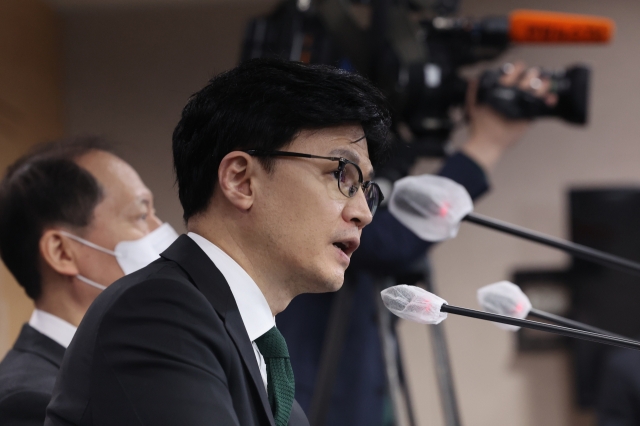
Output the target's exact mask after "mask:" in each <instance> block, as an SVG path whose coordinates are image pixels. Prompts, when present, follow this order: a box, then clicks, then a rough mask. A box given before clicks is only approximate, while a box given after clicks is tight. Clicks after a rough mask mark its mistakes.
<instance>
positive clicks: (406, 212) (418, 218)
mask: <svg viewBox="0 0 640 426" xmlns="http://www.w3.org/2000/svg"><path fill="white" fill-rule="evenodd" d="M389 211H390V212H391V214H392V215H393V216H394V217H395V218H396V219H398V221H399V222H400V223H402V224H403V225H404V226H406V227H407V228H409V229H410V230H411V231H412V232H413V233H414V234H416V235H417V236H418V237H420V238H421V239H423V240H426V241H442V240H446V239H449V238H454V237H455V236H456V235H457V234H458V229H459V228H460V221H462V219H463V218H464V217H465V216H466V215H468V214H469V213H471V212H472V211H473V201H471V197H470V196H469V193H468V192H467V190H466V189H465V188H464V186H462V185H460V184H458V183H456V182H454V181H452V180H451V179H447V178H445V177H442V176H434V175H420V176H407V177H405V178H402V179H399V180H397V181H396V183H395V184H394V186H393V192H392V193H391V199H390V200H389Z"/></svg>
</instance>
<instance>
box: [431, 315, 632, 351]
mask: <svg viewBox="0 0 640 426" xmlns="http://www.w3.org/2000/svg"><path fill="white" fill-rule="evenodd" d="M440 311H441V312H446V313H449V314H455V315H461V316H464V317H470V318H477V319H481V320H485V321H492V322H499V323H502V324H509V325H515V326H518V327H524V328H531V329H533V330H540V331H546V332H548V333H555V334H559V335H561V336H567V337H573V338H577V339H583V340H589V341H592V342H597V343H603V344H605V345H613V346H619V347H621V348H627V349H635V350H640V342H638V341H636V340H631V339H626V338H623V337H614V336H605V335H603V334H600V333H592V332H590V331H583V330H576V329H574V328H568V327H561V326H558V325H552V324H545V323H542V322H537V321H530V320H525V319H520V318H514V317H509V316H505V315H498V314H492V313H489V312H483V311H476V310H474V309H467V308H461V307H458V306H452V305H447V304H443V305H442V307H441V308H440Z"/></svg>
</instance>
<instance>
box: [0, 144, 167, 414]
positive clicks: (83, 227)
mask: <svg viewBox="0 0 640 426" xmlns="http://www.w3.org/2000/svg"><path fill="white" fill-rule="evenodd" d="M176 238H177V234H176V233H175V231H174V230H173V228H171V226H170V225H168V224H162V222H161V221H160V220H159V219H158V218H157V217H156V215H155V211H154V208H153V197H152V194H151V191H149V189H148V188H147V187H146V186H145V185H144V183H143V182H142V180H141V179H140V177H139V176H138V174H137V173H136V172H135V170H133V168H131V166H129V165H128V164H127V163H125V162H124V161H123V160H122V159H120V158H118V157H117V156H115V155H113V154H112V153H111V152H110V151H109V149H108V148H107V147H106V146H105V144H104V143H103V142H101V141H100V140H97V139H94V138H85V139H78V140H73V141H63V142H57V143H52V144H47V145H44V146H42V147H40V148H39V149H38V150H37V151H34V152H32V153H30V154H28V155H27V156H25V157H23V158H21V159H20V160H18V161H17V162H16V163H14V164H13V165H12V166H10V167H9V169H8V171H7V174H6V176H5V177H4V179H3V180H2V182H0V256H1V257H2V260H3V261H4V263H5V264H6V266H7V267H8V269H9V270H10V271H11V273H12V274H13V275H14V276H15V278H16V280H17V281H18V283H19V284H20V285H21V286H22V287H24V289H25V292H26V293H27V295H28V296H29V297H30V298H31V299H33V301H34V304H35V310H34V312H33V315H32V316H31V319H30V320H29V323H28V324H25V325H24V327H23V329H22V332H21V333H20V335H19V337H18V340H17V341H16V343H15V345H14V347H13V349H12V350H11V351H9V353H8V354H7V356H6V357H5V359H4V360H3V361H2V362H1V363H0V424H3V425H4V424H20V425H42V424H43V423H44V418H45V410H46V406H47V404H48V402H49V399H50V398H51V392H52V389H53V384H54V382H55V378H56V375H57V371H58V369H59V368H60V364H61V362H62V357H63V355H64V351H65V349H66V347H67V346H68V345H69V343H70V342H71V339H72V338H73V335H74V333H75V330H76V327H77V326H78V325H79V323H80V321H81V320H82V317H83V316H84V314H85V312H86V311H87V309H88V308H89V306H90V305H91V303H92V302H93V300H94V299H95V298H96V297H97V296H98V294H99V293H100V292H101V291H102V290H103V289H104V288H106V286H108V285H109V284H111V283H112V282H114V281H115V280H117V279H119V278H121V277H122V276H124V275H125V274H128V273H131V272H133V271H136V270H137V269H140V268H142V267H144V266H146V265H147V264H148V263H150V262H152V261H154V260H155V259H156V258H158V255H159V253H160V252H162V251H163V250H164V249H165V248H166V247H168V246H169V245H170V244H171V243H172V242H173V240H175V239H176Z"/></svg>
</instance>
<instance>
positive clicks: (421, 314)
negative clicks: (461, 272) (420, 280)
mask: <svg viewBox="0 0 640 426" xmlns="http://www.w3.org/2000/svg"><path fill="white" fill-rule="evenodd" d="M380 295H381V296H382V302H383V303H384V306H386V307H387V309H389V310H390V311H391V312H392V313H393V314H395V315H397V316H399V317H400V318H403V319H406V320H409V321H414V322H419V323H422V324H439V323H441V322H442V321H444V320H445V319H446V318H447V314H446V313H445V312H440V308H441V307H442V305H443V304H445V303H447V301H446V300H444V299H441V298H440V297H438V296H436V295H435V294H433V293H429V292H428V291H427V290H425V289H423V288H420V287H416V286H412V285H406V284H400V285H396V286H393V287H389V288H387V289H384V290H382V292H381V293H380Z"/></svg>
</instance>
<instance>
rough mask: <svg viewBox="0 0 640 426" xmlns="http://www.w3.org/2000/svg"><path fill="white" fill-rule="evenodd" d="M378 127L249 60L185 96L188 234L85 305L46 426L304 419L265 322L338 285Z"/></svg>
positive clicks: (177, 147) (180, 148) (362, 87)
mask: <svg viewBox="0 0 640 426" xmlns="http://www.w3.org/2000/svg"><path fill="white" fill-rule="evenodd" d="M389 123H390V119H389V112H388V110H387V107H386V103H385V100H384V98H383V96H382V95H381V94H380V92H379V91H378V90H377V89H375V88H374V87H373V86H372V85H371V84H370V83H368V82H367V81H366V80H364V79H363V78H362V77H359V76H357V75H354V74H349V73H347V72H344V71H340V70H337V69H334V68H331V67H325V66H305V65H302V64H298V63H288V62H282V61H276V60H254V61H249V62H245V63H243V64H242V65H240V66H239V67H237V68H235V69H233V70H231V71H229V72H227V73H224V74H221V75H219V76H217V77H215V78H214V79H212V80H211V81H210V82H209V84H208V85H207V86H206V87H205V88H204V89H202V90H201V91H199V92H198V93H196V94H195V95H193V96H192V97H191V99H190V100H189V102H188V103H187V106H186V107H185V108H184V110H183V113H182V119H181V120H180V123H179V124H178V126H177V128H176V130H175V132H174V135H173V154H174V166H175V171H176V176H177V183H178V190H179V196H180V202H181V204H182V207H183V209H184V219H185V221H186V224H187V228H188V230H189V234H188V235H183V236H181V237H180V238H179V239H178V240H177V241H176V242H175V243H174V244H173V245H172V246H171V247H169V249H167V251H165V252H164V253H163V254H162V257H161V259H160V260H158V261H156V262H154V263H152V264H151V265H149V266H148V267H146V268H144V269H142V270H140V271H138V272H136V273H134V274H132V275H129V276H127V277H125V278H123V279H121V280H119V281H117V282H116V283H114V284H113V285H112V286H110V287H109V288H108V289H107V290H106V291H105V292H104V293H103V294H102V295H100V296H99V297H98V298H97V299H96V301H95V303H94V304H93V305H92V306H91V308H90V309H89V311H88V312H87V315H86V316H85V318H84V320H83V322H82V323H81V325H80V327H79V328H78V331H77V333H76V335H75V337H74V339H73V342H72V343H71V345H70V347H69V349H68V351H67V353H66V356H65V359H64V362H63V365H62V369H61V371H60V375H59V376H58V380H57V382H56V386H55V388H54V394H53V399H52V401H51V404H50V405H49V407H48V411H47V420H46V422H45V425H49V426H53V425H83V426H84V425H192V426H197V425H217V426H222V425H224V426H226V425H247V426H249V425H275V426H285V425H287V424H288V425H292V426H293V425H308V421H307V419H306V417H305V415H304V413H303V412H302V410H301V409H300V406H299V405H298V404H297V402H295V401H294V398H293V396H294V391H295V390H294V378H293V372H292V369H291V364H290V362H289V356H288V351H287V346H286V343H285V341H284V338H283V337H282V335H281V334H280V332H279V331H278V329H277V328H276V326H275V320H274V316H275V315H276V314H278V313H279V312H281V311H282V310H284V309H285V308H286V307H287V305H288V304H289V302H290V301H291V299H293V298H294V297H295V296H297V295H298V294H301V293H312V292H327V291H335V290H338V289H339V288H340V286H341V285H342V283H343V280H344V272H345V270H346V268H347V267H348V266H349V262H350V257H351V254H352V253H353V251H354V250H355V249H356V248H357V247H358V245H359V240H360V234H361V232H362V229H363V228H364V227H365V226H366V225H367V224H369V223H370V222H371V220H372V218H373V214H374V213H375V210H376V208H377V207H378V204H379V203H380V201H381V199H382V194H381V193H380V190H379V188H378V186H377V185H376V184H375V183H373V182H371V179H372V177H373V167H372V165H373V164H375V163H376V161H377V160H378V159H379V158H380V156H381V154H382V152H383V151H384V150H385V148H386V147H387V145H388V137H387V135H388V127H389Z"/></svg>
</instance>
